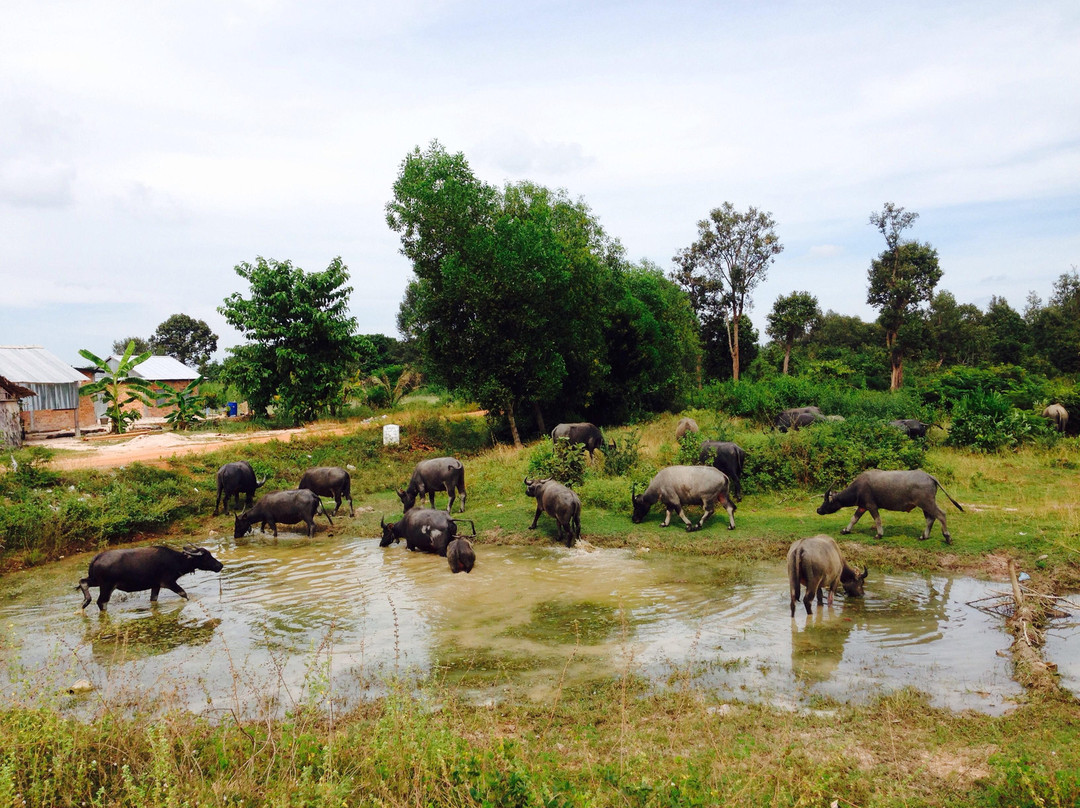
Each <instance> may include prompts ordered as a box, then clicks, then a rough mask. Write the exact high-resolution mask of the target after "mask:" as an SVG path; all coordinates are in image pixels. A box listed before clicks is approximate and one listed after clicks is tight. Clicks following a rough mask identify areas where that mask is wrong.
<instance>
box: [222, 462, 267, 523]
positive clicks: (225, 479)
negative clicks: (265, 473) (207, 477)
mask: <svg viewBox="0 0 1080 808" xmlns="http://www.w3.org/2000/svg"><path fill="white" fill-rule="evenodd" d="M266 480H267V478H266V477H263V478H262V479H261V480H257V479H255V470H254V469H253V468H251V464H250V463H249V462H247V461H246V460H238V461H237V462H235V463H226V464H225V465H224V466H222V467H221V468H219V469H218V471H217V502H216V503H215V504H214V516H217V514H218V508H219V507H221V499H222V496H223V495H224V498H225V513H228V512H229V497H236V509H237V510H239V508H240V495H241V494H246V495H247V504H246V505H245V507H247V508H250V507H251V498H252V497H253V496H255V490H256V489H257V488H259V487H260V486H261V485H262V484H263V483H265V482H266Z"/></svg>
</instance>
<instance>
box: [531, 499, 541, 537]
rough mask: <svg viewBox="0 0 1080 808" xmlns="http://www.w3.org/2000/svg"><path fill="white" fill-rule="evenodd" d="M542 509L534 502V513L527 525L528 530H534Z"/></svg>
mask: <svg viewBox="0 0 1080 808" xmlns="http://www.w3.org/2000/svg"><path fill="white" fill-rule="evenodd" d="M543 510H544V509H543V508H542V507H541V506H540V503H539V502H538V503H536V513H535V514H534V515H533V523H532V524H531V525H529V530H536V523H537V522H539V521H540V514H541V513H543Z"/></svg>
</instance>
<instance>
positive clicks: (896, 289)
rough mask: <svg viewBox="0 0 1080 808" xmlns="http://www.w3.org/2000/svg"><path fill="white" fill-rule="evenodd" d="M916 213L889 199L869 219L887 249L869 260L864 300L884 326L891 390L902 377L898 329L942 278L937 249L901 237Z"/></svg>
mask: <svg viewBox="0 0 1080 808" xmlns="http://www.w3.org/2000/svg"><path fill="white" fill-rule="evenodd" d="M918 217H919V214H917V213H914V212H905V210H904V209H903V208H902V207H900V206H898V205H894V204H893V203H892V202H886V203H885V206H884V207H883V208H882V210H881V212H880V213H871V214H870V223H871V224H872V225H874V226H875V227H876V228H877V229H878V230H879V231H880V232H881V234H882V236H884V237H885V244H886V249H885V250H884V252H882V253H881V255H880V256H878V257H877V258H876V259H874V260H873V261H872V262H871V264H870V271H869V274H868V280H869V289H868V291H867V295H866V302H867V303H869V304H870V305H871V306H873V307H874V308H876V309H878V311H879V312H880V315H879V317H878V322H880V323H881V325H882V327H883V328H884V329H885V347H886V349H887V350H888V352H889V364H890V379H889V389H890V390H897V389H899V388H900V386H901V385H902V384H903V381H904V352H905V346H904V343H903V340H901V339H899V336H900V330H901V328H902V327H903V326H904V325H905V324H906V323H907V321H908V320H909V319H910V318H911V317H912V316H913V315H914V314H915V313H916V312H917V311H918V310H919V307H920V306H921V305H922V304H923V303H925V302H927V301H929V300H930V298H931V296H932V295H933V294H934V287H936V286H937V283H938V281H939V280H941V268H940V267H939V266H938V255H937V250H935V249H934V248H933V247H931V246H930V245H929V244H920V243H919V242H917V241H908V242H904V241H902V240H901V238H902V235H903V232H904V231H905V230H907V229H908V228H909V227H911V225H912V224H913V223H914V222H915V220H916V219H917V218H918Z"/></svg>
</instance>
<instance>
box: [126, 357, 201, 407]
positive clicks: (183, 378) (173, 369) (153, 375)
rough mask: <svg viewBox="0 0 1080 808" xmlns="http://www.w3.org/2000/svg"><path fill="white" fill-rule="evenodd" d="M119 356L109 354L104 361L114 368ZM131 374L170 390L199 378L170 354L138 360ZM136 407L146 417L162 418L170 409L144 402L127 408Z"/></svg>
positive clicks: (183, 386) (182, 386)
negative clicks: (143, 360) (142, 360)
mask: <svg viewBox="0 0 1080 808" xmlns="http://www.w3.org/2000/svg"><path fill="white" fill-rule="evenodd" d="M120 359H121V357H119V356H117V355H115V354H114V355H113V356H110V357H109V358H108V359H107V360H105V361H106V362H108V364H109V367H111V368H113V369H114V370H115V369H116V367H117V366H118V365H119V364H120ZM131 375H132V376H135V377H137V378H140V379H145V380H146V381H148V382H150V384H151V385H153V386H154V387H168V388H170V389H172V390H183V389H184V388H185V387H187V386H188V384H190V383H191V382H193V381H194V380H195V379H197V378H199V372H198V371H197V370H192V369H191V368H189V367H188V366H187V365H185V364H184V363H183V362H180V361H179V360H178V359H174V358H173V357H171V356H151V357H150V358H149V359H147V360H146V361H145V362H140V363H139V364H138V365H136V366H135V367H134V368H132V369H131ZM131 408H137V409H139V411H140V412H141V413H142V417H143V418H144V419H146V418H151V419H153V418H164V417H165V416H166V415H168V413H169V412H170V411H171V409H172V408H171V407H167V406H166V407H157V406H148V405H146V404H132V405H129V407H128V408H127V409H131Z"/></svg>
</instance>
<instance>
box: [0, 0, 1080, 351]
mask: <svg viewBox="0 0 1080 808" xmlns="http://www.w3.org/2000/svg"><path fill="white" fill-rule="evenodd" d="M1078 43H1080V3H1077V2H1076V0H1062V2H1038V0H1034V2H1029V3H1017V2H996V1H995V0H981V1H980V2H952V3H949V4H941V3H930V2H927V3H917V2H916V3H911V2H894V3H890V4H868V3H863V2H840V3H829V2H815V3H809V2H749V1H747V2H733V1H732V0H713V2H705V1H703V2H679V1H678V0H668V2H581V0H577V1H576V2H563V1H562V0H551V2H534V1H531V0H523V2H517V3H508V2H480V1H479V0H447V1H446V2H438V1H437V0H397V2H392V3H389V2H367V0H359V1H357V0H352V1H351V2H340V3H338V2H317V1H316V2H305V3H298V2H291V0H241V1H240V2H231V1H230V0H214V2H203V1H202V0H184V2H169V1H168V0H162V1H161V2H157V1H154V2H147V3H130V2H116V1H115V0H73V1H72V2H54V0H6V2H5V3H4V13H3V24H2V25H0V344H7V345H27V344H38V345H44V346H46V347H48V348H50V349H51V350H52V351H53V352H54V353H56V354H58V355H59V356H60V357H61V358H63V359H65V360H67V361H70V362H74V361H75V360H76V359H77V358H78V353H77V351H78V349H79V348H89V349H90V350H92V351H95V352H97V353H103V352H108V351H109V350H110V347H111V344H112V341H113V340H115V339H119V338H121V337H125V336H131V335H140V336H149V335H150V334H151V333H152V332H153V331H154V329H155V328H156V326H157V325H158V323H160V322H161V321H162V320H164V319H165V318H166V317H168V316H169V315H171V314H174V313H178V312H183V313H185V314H189V315H191V316H193V317H196V318H200V319H204V320H206V321H207V322H208V323H209V324H210V325H211V327H212V328H213V329H214V330H215V331H216V332H217V333H218V334H219V335H220V336H221V347H223V348H224V347H227V346H229V345H232V344H235V343H236V342H237V341H238V339H239V335H238V334H236V332H234V331H233V330H232V329H231V328H230V327H229V326H228V325H227V324H226V323H225V322H224V320H223V319H222V318H221V316H220V315H219V314H218V313H217V307H218V306H219V305H220V304H221V302H222V300H223V299H224V298H225V297H226V296H227V295H229V294H231V293H232V292H234V291H245V290H246V287H245V286H244V285H243V284H242V283H241V279H240V278H239V277H238V276H237V275H236V274H235V272H234V271H233V267H234V266H235V265H236V264H238V263H241V262H244V261H253V260H254V259H255V258H256V257H257V256H260V255H261V256H264V257H267V258H275V259H279V260H285V259H288V260H291V261H292V262H293V263H294V264H296V265H298V266H301V267H303V268H304V269H307V270H322V269H325V268H326V266H327V265H328V264H329V263H330V261H331V260H332V259H333V258H334V256H338V255H340V256H341V257H342V258H343V260H344V261H345V263H346V264H347V265H348V267H349V269H350V272H351V276H352V285H353V287H354V292H353V297H352V310H353V313H354V315H355V316H356V318H357V320H358V321H359V325H360V330H361V332H363V333H374V332H382V333H386V334H390V335H392V336H397V333H396V328H395V315H396V312H397V309H398V305H399V303H400V301H401V297H402V294H403V291H404V288H405V284H406V283H407V281H408V279H409V277H410V268H409V265H408V263H407V262H406V261H405V259H404V258H403V257H402V256H401V255H400V253H399V252H398V240H397V235H396V234H395V233H393V232H392V231H390V230H389V229H388V228H387V226H386V221H385V212H384V206H385V204H386V202H387V201H388V200H389V199H390V196H391V186H392V183H393V181H394V178H395V176H396V173H397V170H398V167H399V165H400V163H401V161H402V159H403V158H404V157H405V155H406V153H407V152H408V151H410V150H411V149H412V148H414V147H416V146H420V147H421V148H423V147H426V146H427V145H428V144H429V143H430V142H431V141H432V140H434V139H437V140H439V141H440V142H441V143H442V144H443V145H444V146H445V147H446V148H447V149H448V150H450V151H454V152H457V151H460V152H463V153H464V154H465V156H466V158H467V159H468V160H469V163H470V165H471V166H472V169H473V172H474V173H475V174H476V175H477V176H478V177H479V178H481V179H483V180H485V181H487V182H489V183H492V184H496V185H502V184H503V183H505V182H507V181H516V180H521V179H529V180H533V181H535V182H538V183H541V184H543V185H547V186H550V187H559V188H564V189H566V190H567V192H568V193H569V194H570V195H571V196H573V197H580V198H582V199H584V200H585V202H586V203H587V204H588V205H589V206H590V207H591V209H592V210H593V212H594V214H595V215H596V216H597V217H598V219H599V220H600V222H601V224H602V225H603V226H604V228H605V229H606V230H607V232H608V233H609V234H611V235H612V236H615V237H616V238H618V239H620V240H621V241H622V242H623V244H624V245H625V247H626V250H627V254H628V256H629V257H630V258H631V259H633V260H637V259H641V258H648V259H650V260H651V261H654V262H655V263H657V264H659V265H660V266H661V267H663V268H664V269H665V270H667V269H670V268H671V267H672V263H671V259H672V256H673V255H675V253H676V252H677V251H678V250H679V249H681V248H683V247H686V246H688V245H689V244H690V243H691V242H692V241H693V240H694V239H695V237H696V233H697V227H696V223H697V221H698V220H700V219H702V218H703V217H704V216H706V215H707V213H708V212H709V210H710V209H712V208H714V207H717V206H719V205H720V204H721V203H722V202H724V201H731V202H732V203H733V204H735V205H736V207H738V208H740V209H745V208H746V207H748V206H750V205H753V206H756V207H758V208H760V209H763V210H767V211H771V212H772V214H773V216H774V217H775V219H776V222H777V232H778V235H779V236H780V239H781V241H782V242H783V243H784V245H785V250H784V252H783V254H782V255H780V256H779V258H778V260H777V261H776V263H775V264H774V266H773V268H772V270H771V271H770V274H769V277H768V280H767V282H766V283H765V284H764V285H763V286H762V287H761V288H760V289H759V290H758V292H757V294H756V296H755V310H754V312H753V316H754V319H755V322H757V323H758V324H759V325H761V324H762V322H763V319H764V315H765V314H766V313H767V312H768V311H769V309H770V308H771V306H772V302H773V301H774V300H775V299H776V297H777V296H778V295H781V294H787V293H789V292H791V291H794V290H797V289H798V290H807V291H810V292H811V293H813V294H815V295H817V297H818V299H819V301H820V303H821V305H822V308H823V309H830V308H831V309H833V310H836V311H839V312H842V313H845V314H857V315H859V316H861V317H863V318H865V319H872V318H873V317H874V312H873V311H872V310H871V309H870V308H869V307H868V306H867V305H866V303H865V300H866V271H867V268H868V266H869V263H870V260H871V259H872V258H873V257H874V256H875V255H876V254H877V253H879V252H880V251H881V249H882V248H883V246H884V242H883V240H882V238H881V236H880V234H879V233H877V231H876V230H875V229H874V228H873V227H872V226H870V225H869V224H868V217H869V214H870V213H871V212H872V211H875V210H880V209H881V207H882V204H883V203H884V202H886V201H892V202H895V203H896V204H898V205H902V206H904V207H905V208H906V209H908V210H913V211H917V212H918V213H919V214H920V218H919V219H918V221H917V222H916V225H915V227H914V228H913V229H912V230H911V231H909V234H910V235H911V236H913V237H915V238H917V239H919V240H920V241H928V242H930V243H931V244H933V245H934V247H936V248H937V249H938V251H939V254H940V260H941V266H942V268H943V269H944V277H943V279H942V282H941V284H940V286H939V288H942V289H948V290H949V291H951V292H953V293H954V294H955V295H956V297H957V299H958V300H960V301H961V302H969V303H975V304H977V305H979V306H980V307H983V308H985V306H986V303H987V301H988V300H989V298H990V296H991V295H992V294H998V295H1004V296H1005V297H1006V298H1007V299H1008V300H1009V302H1010V303H1011V304H1012V305H1013V306H1014V308H1017V309H1022V308H1023V305H1024V301H1025V297H1026V296H1027V294H1028V292H1029V291H1032V290H1033V291H1035V292H1036V293H1038V294H1039V295H1040V296H1041V297H1043V298H1044V299H1045V298H1046V297H1047V296H1048V295H1049V293H1050V290H1051V286H1052V283H1053V281H1054V280H1055V279H1056V278H1057V277H1058V276H1060V275H1061V274H1062V273H1064V272H1068V271H1070V270H1071V269H1072V268H1074V267H1075V266H1078V265H1080V46H1078Z"/></svg>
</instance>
